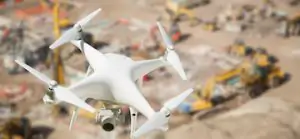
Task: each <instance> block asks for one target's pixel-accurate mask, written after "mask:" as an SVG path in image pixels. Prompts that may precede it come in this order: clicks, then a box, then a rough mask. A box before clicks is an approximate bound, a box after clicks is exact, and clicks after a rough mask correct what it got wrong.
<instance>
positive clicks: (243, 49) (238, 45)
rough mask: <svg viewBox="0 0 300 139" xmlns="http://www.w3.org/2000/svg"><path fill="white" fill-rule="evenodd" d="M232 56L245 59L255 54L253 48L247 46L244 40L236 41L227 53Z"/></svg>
mask: <svg viewBox="0 0 300 139" xmlns="http://www.w3.org/2000/svg"><path fill="white" fill-rule="evenodd" d="M227 52H228V53H229V54H230V55H232V56H237V57H245V56H251V55H252V54H253V53H254V50H253V48H252V47H250V46H247V45H246V44H245V42H244V41H243V40H240V39H238V40H236V41H235V43H234V44H232V45H230V46H229V47H228V51H227Z"/></svg>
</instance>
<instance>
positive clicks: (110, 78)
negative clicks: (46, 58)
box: [16, 9, 193, 138]
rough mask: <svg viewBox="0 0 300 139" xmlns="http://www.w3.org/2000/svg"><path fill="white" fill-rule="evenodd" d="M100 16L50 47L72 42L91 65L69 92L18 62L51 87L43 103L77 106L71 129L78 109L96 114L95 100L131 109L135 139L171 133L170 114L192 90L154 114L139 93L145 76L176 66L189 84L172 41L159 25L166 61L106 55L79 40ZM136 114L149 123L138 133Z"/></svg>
mask: <svg viewBox="0 0 300 139" xmlns="http://www.w3.org/2000/svg"><path fill="white" fill-rule="evenodd" d="M98 12H100V9H99V10H97V11H95V12H93V13H92V14H90V15H89V16H87V17H86V18H84V19H83V20H81V21H79V22H78V23H77V24H75V25H74V27H73V28H71V29H70V30H68V31H66V33H64V34H63V35H62V37H61V38H59V39H58V40H57V41H56V42H54V43H53V44H52V45H51V46H50V48H51V49H55V48H57V47H59V46H61V45H62V44H64V43H67V42H71V43H72V44H73V45H75V46H76V47H77V48H79V49H80V50H81V52H82V53H83V54H84V55H85V57H86V59H87V61H88V63H89V65H90V66H89V68H88V70H87V73H86V77H85V78H84V79H82V80H81V81H79V82H77V83H75V84H73V85H71V86H69V87H67V88H66V87H62V86H60V85H57V84H56V82H55V81H53V80H51V79H49V78H48V77H46V76H45V75H43V74H41V73H39V72H38V71H36V70H35V69H33V68H31V67H29V66H28V65H26V64H24V63H21V62H19V61H16V62H17V63H18V64H19V65H21V66H22V67H24V68H25V69H27V70H28V71H29V72H30V73H32V74H34V75H35V76H36V77H37V78H39V79H40V80H42V81H43V82H45V83H47V84H48V86H49V90H50V91H52V94H51V93H47V94H46V95H45V96H44V98H43V100H44V102H45V103H59V102H61V101H64V102H67V103H70V104H73V105H74V106H76V109H75V110H74V111H73V115H72V120H71V123H70V129H71V127H72V125H73V123H74V121H75V119H76V117H77V110H78V108H82V109H85V110H87V111H90V112H92V113H97V111H96V110H95V109H94V108H93V107H91V106H90V105H88V104H87V103H85V102H84V101H86V100H87V99H88V98H92V99H95V100H99V101H104V102H110V103H113V104H119V105H128V106H129V107H130V113H131V137H132V138H133V137H139V136H141V135H143V134H144V133H147V132H149V131H151V130H153V129H161V130H164V131H166V130H167V129H168V126H167V123H168V120H169V117H170V113H171V111H172V110H173V109H175V108H176V107H177V106H178V105H179V104H180V103H181V102H182V101H183V100H184V99H185V98H186V97H187V96H188V95H189V94H190V93H191V92H192V91H193V90H192V89H188V90H187V91H185V92H184V93H182V94H180V95H178V96H176V97H174V98H172V99H170V100H169V101H168V102H167V103H165V105H164V107H163V108H161V110H160V111H159V112H155V111H154V110H153V109H152V107H151V106H150V105H149V103H148V102H147V100H146V99H145V98H144V96H143V95H142V93H141V92H140V89H139V87H140V84H141V83H142V77H143V76H144V75H146V74H148V73H150V72H151V71H153V70H155V69H158V68H160V67H163V66H169V65H171V66H173V67H174V69H175V70H176V71H177V72H178V73H179V75H180V76H181V77H182V79H184V80H186V76H185V73H184V70H183V68H182V66H181V62H180V60H179V57H178V55H177V53H176V52H175V51H174V48H173V45H172V43H171V41H170V39H169V38H168V36H167V35H166V33H165V31H164V30H163V28H162V26H161V25H160V24H159V23H158V27H159V30H160V32H161V34H162V37H163V40H164V42H165V43H166V46H167V48H166V53H165V55H164V56H163V57H160V58H157V59H151V60H142V61H133V60H132V59H131V58H129V57H127V56H124V55H120V54H112V53H107V54H103V53H101V52H99V51H98V50H96V49H95V48H93V47H92V46H90V45H89V44H87V43H85V42H83V40H82V39H81V37H80V36H82V34H81V33H82V29H83V27H84V26H85V25H86V23H87V22H88V21H89V20H91V19H92V18H93V17H94V16H95V15H96V14H97V13H98ZM104 109H105V108H104ZM137 112H140V113H142V114H143V115H144V116H145V117H147V119H148V121H147V122H146V123H145V124H144V125H142V126H141V127H140V128H139V129H138V130H137V131H135V128H136V115H137ZM100 114H101V111H100ZM103 117H104V118H105V117H106V118H107V116H105V115H103ZM104 120H105V119H104Z"/></svg>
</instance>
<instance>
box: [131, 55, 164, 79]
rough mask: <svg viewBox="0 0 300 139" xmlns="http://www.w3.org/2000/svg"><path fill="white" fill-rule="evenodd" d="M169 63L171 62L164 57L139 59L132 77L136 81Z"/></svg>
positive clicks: (133, 68) (133, 69) (134, 66)
mask: <svg viewBox="0 0 300 139" xmlns="http://www.w3.org/2000/svg"><path fill="white" fill-rule="evenodd" d="M167 65H169V63H168V62H166V61H165V60H164V59H163V58H157V59H151V60H141V61H137V62H135V64H134V65H133V67H132V78H133V79H134V80H135V81H136V80H137V79H139V78H141V77H143V76H144V75H146V74H148V73H150V72H152V71H153V70H155V69H158V68H160V67H163V66H167Z"/></svg>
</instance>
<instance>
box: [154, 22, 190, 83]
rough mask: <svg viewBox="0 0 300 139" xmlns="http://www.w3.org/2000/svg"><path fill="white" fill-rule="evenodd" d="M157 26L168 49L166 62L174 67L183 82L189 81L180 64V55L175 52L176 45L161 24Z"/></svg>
mask: <svg viewBox="0 0 300 139" xmlns="http://www.w3.org/2000/svg"><path fill="white" fill-rule="evenodd" d="M157 26H158V29H159V32H160V34H161V36H162V38H163V41H164V43H165V46H166V49H167V52H166V53H167V54H166V57H165V58H166V60H167V61H168V62H169V63H170V64H171V65H172V66H173V68H174V69H175V70H176V71H177V72H178V74H179V75H180V77H181V78H182V79H183V80H187V77H186V74H185V72H184V69H183V67H182V64H181V62H180V59H179V56H178V54H177V53H176V52H175V50H174V45H173V43H172V41H171V39H170V37H169V36H168V35H167V33H166V31H165V30H164V29H163V27H162V25H161V24H160V22H157Z"/></svg>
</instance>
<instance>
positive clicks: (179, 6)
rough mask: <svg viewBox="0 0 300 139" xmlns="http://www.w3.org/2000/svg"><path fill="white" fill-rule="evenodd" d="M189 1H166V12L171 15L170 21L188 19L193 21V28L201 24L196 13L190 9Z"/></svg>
mask: <svg viewBox="0 0 300 139" xmlns="http://www.w3.org/2000/svg"><path fill="white" fill-rule="evenodd" d="M188 2H189V1H188V0H166V11H167V13H168V15H169V20H172V21H174V20H175V19H182V17H187V18H188V19H189V20H190V21H191V26H195V25H197V24H198V23H199V19H198V18H197V17H196V16H195V15H194V13H193V12H192V11H191V10H190V9H188V7H189V6H187V3H188Z"/></svg>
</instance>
